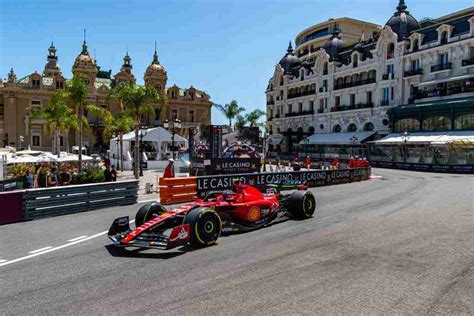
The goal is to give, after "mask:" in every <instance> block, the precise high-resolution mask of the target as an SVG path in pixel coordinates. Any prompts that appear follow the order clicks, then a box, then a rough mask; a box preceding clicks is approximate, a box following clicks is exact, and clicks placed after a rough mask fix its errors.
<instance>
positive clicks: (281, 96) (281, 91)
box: [280, 90, 283, 100]
mask: <svg viewBox="0 0 474 316" xmlns="http://www.w3.org/2000/svg"><path fill="white" fill-rule="evenodd" d="M280 100H283V90H280Z"/></svg>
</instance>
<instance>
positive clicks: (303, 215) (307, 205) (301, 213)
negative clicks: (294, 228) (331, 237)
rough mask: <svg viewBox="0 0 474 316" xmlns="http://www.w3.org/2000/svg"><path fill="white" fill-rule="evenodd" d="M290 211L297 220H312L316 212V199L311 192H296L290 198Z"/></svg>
mask: <svg viewBox="0 0 474 316" xmlns="http://www.w3.org/2000/svg"><path fill="white" fill-rule="evenodd" d="M288 210H289V211H290V213H291V214H293V216H294V217H295V218H298V219H307V218H310V217H312V216H313V214H314V211H315V210H316V198H315V197H314V195H313V193H311V192H310V191H294V192H293V193H291V195H290V197H289V198H288Z"/></svg>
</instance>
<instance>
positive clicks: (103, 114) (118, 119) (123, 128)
mask: <svg viewBox="0 0 474 316" xmlns="http://www.w3.org/2000/svg"><path fill="white" fill-rule="evenodd" d="M87 109H88V110H89V111H91V113H93V114H95V115H97V116H99V117H100V118H101V119H102V120H103V121H104V126H105V129H104V131H103V132H102V138H103V140H104V141H105V142H108V141H109V140H110V138H111V137H112V135H114V134H116V135H117V137H118V138H119V140H120V152H119V156H120V162H119V165H118V166H117V168H120V170H121V171H123V134H125V133H128V132H130V131H131V130H133V127H134V120H133V116H132V114H131V113H130V112H128V111H123V109H119V112H118V113H116V114H112V113H111V112H110V111H109V110H107V109H105V108H102V107H100V106H92V105H89V106H88V108H87Z"/></svg>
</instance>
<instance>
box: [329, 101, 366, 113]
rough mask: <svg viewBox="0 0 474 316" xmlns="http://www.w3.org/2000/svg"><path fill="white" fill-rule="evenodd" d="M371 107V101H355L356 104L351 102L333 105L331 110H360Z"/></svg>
mask: <svg viewBox="0 0 474 316" xmlns="http://www.w3.org/2000/svg"><path fill="white" fill-rule="evenodd" d="M373 107H374V103H372V102H368V103H357V104H352V105H341V106H335V107H333V108H331V112H341V111H351V110H360V109H367V108H373Z"/></svg>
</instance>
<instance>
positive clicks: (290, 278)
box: [0, 169, 474, 315]
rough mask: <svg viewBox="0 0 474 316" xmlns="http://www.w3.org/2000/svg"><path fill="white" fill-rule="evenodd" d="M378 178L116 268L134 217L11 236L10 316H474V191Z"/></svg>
mask: <svg viewBox="0 0 474 316" xmlns="http://www.w3.org/2000/svg"><path fill="white" fill-rule="evenodd" d="M373 173H374V174H376V175H380V176H382V178H381V179H380V178H379V179H373V180H369V181H364V182H360V183H354V184H344V185H338V186H332V187H325V188H317V189H314V190H313V191H314V192H315V193H316V196H317V202H318V207H317V212H316V213H315V216H314V218H312V219H309V220H306V221H286V222H284V223H279V224H276V225H273V226H271V227H267V228H265V229H261V230H259V231H255V232H251V233H247V234H240V235H234V236H229V237H223V238H221V239H220V241H219V244H218V245H216V246H212V247H209V248H205V249H198V250H195V249H191V248H185V249H178V250H171V251H167V252H160V251H155V250H147V251H142V252H135V253H132V255H130V256H125V257H123V256H114V255H113V253H111V252H110V251H109V249H108V247H107V245H108V244H109V241H108V239H107V237H106V235H105V231H106V230H107V229H108V228H109V226H110V224H111V222H112V220H113V219H114V218H115V217H118V216H123V215H130V216H132V217H131V218H133V217H134V214H135V210H136V209H137V206H132V207H121V208H115V209H104V210H99V211H95V212H89V213H81V214H75V215H68V216H62V217H56V218H49V219H43V220H38V221H32V222H25V223H18V224H12V225H4V226H0V314H2V315H25V314H55V315H58V314H124V315H128V314H137V313H139V314H158V313H160V314H183V313H185V314H241V315H243V314H265V315H274V314H335V313H337V314H339V313H357V314H368V313H371V314H386V313H389V314H401V313H404V314H405V313H410V314H436V313H449V314H473V313H474V295H473V293H474V216H473V213H474V201H473V199H474V198H473V197H474V177H472V176H459V175H442V174H432V173H417V172H406V171H396V170H383V169H374V171H373Z"/></svg>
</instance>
